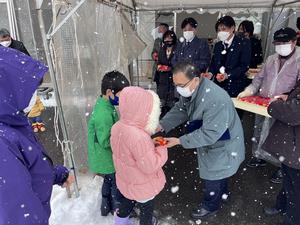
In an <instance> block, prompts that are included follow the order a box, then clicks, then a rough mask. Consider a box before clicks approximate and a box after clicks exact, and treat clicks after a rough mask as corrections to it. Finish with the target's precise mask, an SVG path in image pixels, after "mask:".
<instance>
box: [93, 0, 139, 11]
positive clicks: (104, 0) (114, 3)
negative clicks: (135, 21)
mask: <svg viewBox="0 0 300 225" xmlns="http://www.w3.org/2000/svg"><path fill="white" fill-rule="evenodd" d="M97 2H99V3H102V4H104V5H107V6H110V7H116V6H121V7H123V8H125V9H126V10H129V11H133V12H134V11H135V10H136V9H135V8H134V7H133V8H132V7H130V6H128V5H126V4H124V3H122V2H120V1H116V0H114V1H112V0H111V1H107V0H97ZM132 4H133V1H132Z"/></svg>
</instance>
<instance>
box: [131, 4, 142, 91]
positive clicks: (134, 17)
mask: <svg viewBox="0 0 300 225" xmlns="http://www.w3.org/2000/svg"><path fill="white" fill-rule="evenodd" d="M132 5H133V10H134V12H133V13H134V14H133V20H134V29H135V31H136V32H137V31H138V29H137V28H138V24H137V17H138V16H137V8H136V7H137V4H136V1H135V0H132ZM139 70H140V68H139V57H137V58H136V75H137V86H140V72H139Z"/></svg>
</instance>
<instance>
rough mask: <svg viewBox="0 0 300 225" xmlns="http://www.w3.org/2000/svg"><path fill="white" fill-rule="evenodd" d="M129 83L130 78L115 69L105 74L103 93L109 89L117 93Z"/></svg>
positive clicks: (102, 86)
mask: <svg viewBox="0 0 300 225" xmlns="http://www.w3.org/2000/svg"><path fill="white" fill-rule="evenodd" d="M129 85H130V84H129V81H128V79H127V78H126V77H125V76H124V75H123V74H122V73H120V72H119V71H116V70H114V71H111V72H108V73H106V74H105V75H104V77H103V79H102V84H101V94H102V95H106V91H107V90H108V89H110V90H111V91H112V92H113V93H114V94H116V93H118V92H120V91H122V90H123V89H124V88H125V87H128V86H129Z"/></svg>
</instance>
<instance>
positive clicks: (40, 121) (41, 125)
mask: <svg viewBox="0 0 300 225" xmlns="http://www.w3.org/2000/svg"><path fill="white" fill-rule="evenodd" d="M35 118H36V121H37V124H38V128H39V130H40V131H42V132H44V131H45V130H46V128H45V124H44V123H43V120H42V117H40V116H37V117H35Z"/></svg>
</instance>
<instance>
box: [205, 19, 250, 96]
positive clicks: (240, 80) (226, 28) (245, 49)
mask: <svg viewBox="0 0 300 225" xmlns="http://www.w3.org/2000/svg"><path fill="white" fill-rule="evenodd" d="M215 29H216V32H218V39H219V40H220V41H219V42H217V43H216V45H215V48H214V53H213V58H212V62H211V65H210V68H209V74H206V75H205V76H206V77H209V78H211V77H213V78H214V80H215V82H216V83H217V84H218V85H219V86H220V87H222V88H223V89H224V90H225V91H227V93H228V94H229V95H230V97H236V96H237V95H238V94H239V93H240V91H242V90H244V88H245V87H246V85H247V82H246V81H247V76H246V72H247V71H248V69H249V65H250V61H251V44H250V40H249V39H245V38H240V37H238V36H237V35H235V33H234V32H235V21H234V20H233V18H232V17H231V16H224V17H222V18H220V19H219V20H218V21H217V23H216V26H215Z"/></svg>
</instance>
